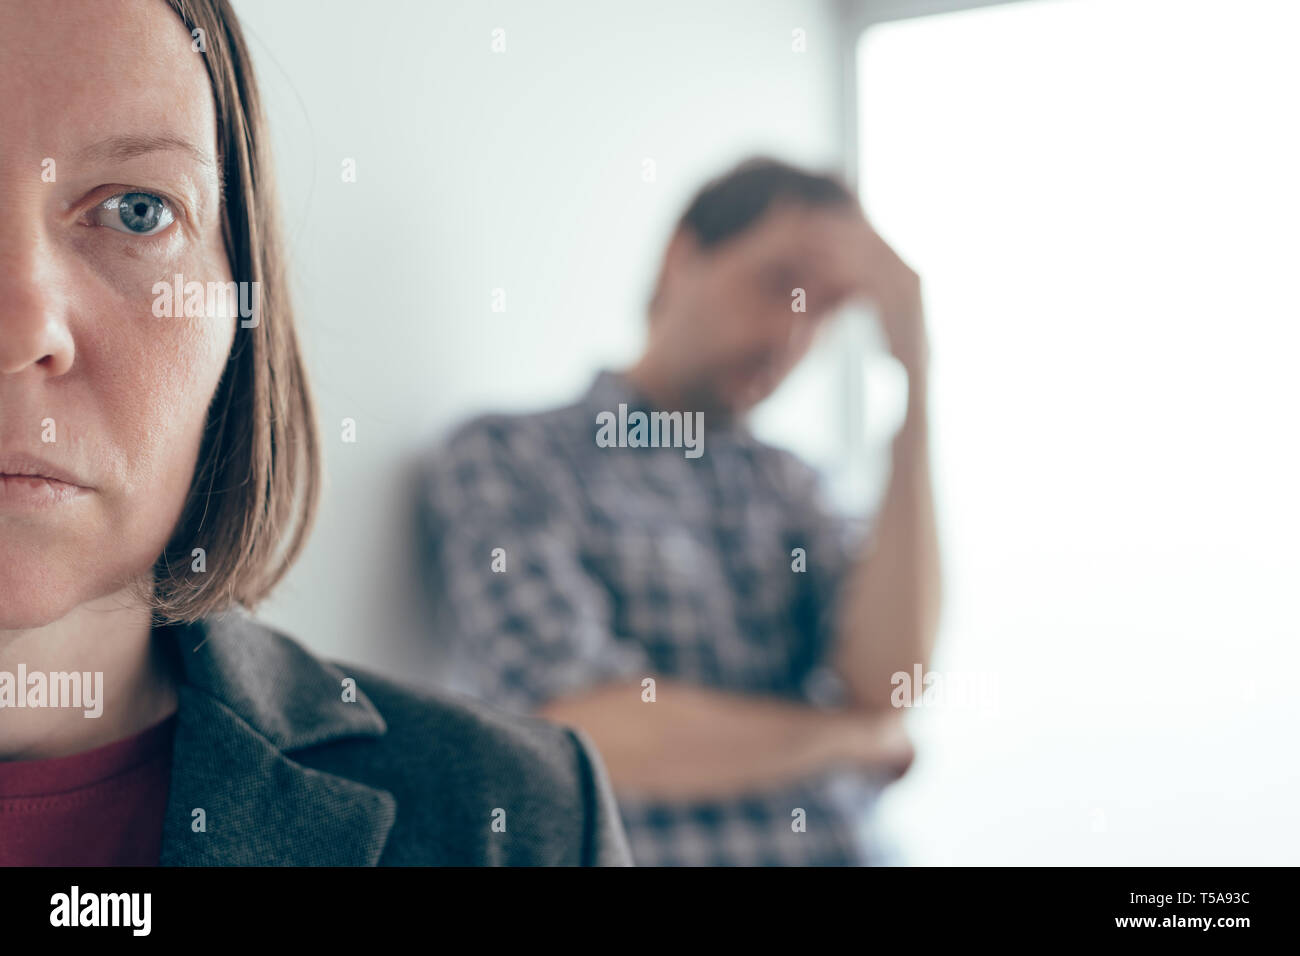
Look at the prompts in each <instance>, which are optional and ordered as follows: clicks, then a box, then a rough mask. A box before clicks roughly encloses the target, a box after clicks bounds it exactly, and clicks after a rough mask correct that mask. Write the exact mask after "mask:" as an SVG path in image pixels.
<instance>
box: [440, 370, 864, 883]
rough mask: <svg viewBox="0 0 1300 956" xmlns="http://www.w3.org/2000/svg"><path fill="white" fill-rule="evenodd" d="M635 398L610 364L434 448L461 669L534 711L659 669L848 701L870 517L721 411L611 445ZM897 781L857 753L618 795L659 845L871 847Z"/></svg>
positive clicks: (466, 680) (644, 846)
mask: <svg viewBox="0 0 1300 956" xmlns="http://www.w3.org/2000/svg"><path fill="white" fill-rule="evenodd" d="M620 403H625V404H626V405H628V407H629V410H635V409H638V408H639V409H647V408H648V405H647V403H646V402H645V401H644V400H643V399H641V398H639V396H638V395H637V394H636V393H635V392H634V391H632V389H631V388H630V387H629V386H628V385H627V383H626V382H625V381H624V380H623V379H622V378H621V377H620V376H618V375H617V374H615V373H612V372H602V373H601V374H600V375H599V376H597V378H596V381H595V383H594V385H593V386H592V388H591V389H590V391H589V392H588V394H587V395H586V396H585V397H584V398H583V399H582V400H581V401H579V402H578V403H577V404H574V405H570V406H567V407H564V408H560V409H555V410H552V411H547V412H541V413H537V414H530V415H514V416H505V415H492V416H485V417H482V418H478V419H476V420H474V421H472V422H470V423H468V424H467V425H465V426H463V427H462V428H460V429H459V430H458V431H457V432H456V433H455V434H454V435H453V436H452V437H451V439H450V440H449V441H448V442H447V443H446V445H445V447H443V448H441V449H439V450H438V451H437V453H436V454H434V455H432V456H431V457H430V458H429V460H428V462H427V466H426V470H425V483H424V503H425V505H426V509H427V516H428V518H429V527H428V532H429V539H430V541H431V542H432V544H433V546H434V549H435V554H434V556H433V557H434V561H433V565H432V566H433V569H434V574H433V580H434V582H435V585H436V587H437V590H438V592H439V594H440V597H441V598H442V600H443V601H445V602H446V604H447V606H448V607H449V610H450V611H451V612H452V617H453V624H454V632H455V635H456V641H457V644H456V651H457V653H456V655H455V659H454V664H455V666H454V672H453V675H452V683H453V684H454V685H455V686H456V687H457V688H458V689H461V690H464V691H467V692H470V693H474V694H477V695H478V696H481V697H483V698H485V699H487V700H489V701H491V702H493V703H496V704H498V705H499V706H503V707H505V708H507V709H511V710H515V711H517V712H520V713H530V712H532V711H534V710H536V709H537V708H538V707H540V706H541V705H542V704H544V703H546V702H547V701H549V700H551V699H552V698H556V697H560V696H563V695H567V694H571V693H575V692H578V691H581V690H583V689H587V688H592V687H595V686H596V685H599V684H602V683H606V682H609V681H614V680H632V681H635V682H639V681H641V680H642V679H643V678H645V677H661V678H666V679H673V680H678V681H686V682H691V683H694V684H697V685H701V686H704V687H709V688H717V689H720V690H726V691H733V692H739V693H746V694H753V695H768V696H778V697H782V698H786V699H792V700H797V701H803V702H806V703H810V704H813V705H817V706H821V705H830V704H834V703H836V702H837V700H839V699H840V698H839V695H840V694H841V693H842V689H841V687H840V685H839V684H838V683H837V681H835V679H834V677H833V675H832V674H831V673H830V671H829V668H828V667H826V663H825V662H826V658H827V654H828V650H829V648H830V644H831V640H832V626H831V622H832V618H833V615H832V610H833V607H834V604H835V598H836V592H837V590H838V588H839V587H840V584H841V581H842V579H843V576H844V574H845V572H846V570H847V569H848V568H849V567H851V566H852V563H853V560H854V557H855V554H856V548H855V547H854V540H853V539H854V538H855V537H857V535H854V534H852V533H850V531H849V529H848V528H847V526H846V524H845V523H844V522H843V521H842V520H838V519H835V518H832V517H831V516H830V514H829V512H828V510H827V509H825V508H824V507H822V506H821V504H820V503H819V500H820V499H819V493H818V481H817V476H816V474H815V473H814V472H813V471H812V469H810V468H809V467H808V466H806V465H804V464H803V463H801V462H800V461H799V460H798V459H797V458H795V457H794V456H793V455H791V454H789V453H788V452H784V451H781V450H779V449H776V448H773V447H771V446H768V445H764V444H762V443H760V442H759V441H758V440H756V439H755V438H754V437H753V436H752V435H751V434H750V433H749V431H748V430H747V429H745V428H744V427H743V426H742V425H731V426H726V427H717V426H713V427H711V425H710V423H709V422H708V421H707V420H706V421H705V423H704V425H705V428H704V444H703V454H702V455H700V456H699V457H687V456H686V455H685V453H684V449H682V448H672V447H659V448H609V447H599V446H598V445H597V443H596V440H595V435H596V431H597V419H596V416H597V414H598V413H600V412H604V411H608V412H614V413H617V411H618V406H619V404H620ZM795 548H802V549H804V552H805V554H806V562H807V570H806V571H805V572H803V573H795V572H794V571H793V569H792V563H793V561H794V558H793V557H792V551H793V549H795ZM496 549H501V551H500V552H496V559H497V567H498V570H497V571H494V570H493V568H492V565H493V563H494V560H493V556H494V552H495V551H496ZM501 560H504V562H505V564H504V567H505V571H504V573H501V572H500V570H499V569H500V567H501V564H500V561H501ZM648 706H651V705H648ZM879 790H880V786H879V783H878V782H877V781H873V780H872V779H871V778H870V777H869V776H867V775H865V774H862V773H859V772H856V771H850V770H847V769H846V770H837V771H833V772H827V773H825V774H823V775H820V776H816V777H812V778H807V779H804V780H801V781H799V782H798V783H796V784H792V785H787V786H773V787H770V788H766V789H764V790H762V791H758V792H754V793H752V794H749V795H747V796H745V797H743V798H740V799H730V800H710V801H698V802H670V801H663V800H655V799H648V798H645V797H643V796H639V795H637V794H634V793H629V792H626V791H624V790H620V791H619V794H618V797H619V804H620V808H621V811H622V814H623V822H624V825H625V827H626V829H627V833H628V838H629V840H630V841H631V845H632V851H633V856H634V858H635V860H636V862H637V863H638V864H641V865H860V864H868V863H880V862H885V859H884V857H883V856H882V855H881V853H882V850H883V848H876V847H873V845H872V843H871V838H870V836H869V831H868V830H867V829H866V825H867V822H868V819H869V816H870V811H871V809H872V806H873V803H874V801H875V798H876V797H877V796H878V794H879ZM798 808H802V809H803V810H804V811H805V814H806V830H805V831H804V832H795V829H794V827H792V821H793V820H794V819H795V817H794V815H793V814H794V811H795V810H796V809H798Z"/></svg>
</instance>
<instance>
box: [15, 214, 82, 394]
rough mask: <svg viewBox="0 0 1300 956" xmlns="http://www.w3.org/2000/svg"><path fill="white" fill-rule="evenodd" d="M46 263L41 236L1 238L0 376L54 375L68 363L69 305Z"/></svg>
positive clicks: (70, 352)
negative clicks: (33, 371) (33, 370)
mask: <svg viewBox="0 0 1300 956" xmlns="http://www.w3.org/2000/svg"><path fill="white" fill-rule="evenodd" d="M49 262H50V258H49V257H48V256H46V255H43V254H42V253H41V250H40V247H39V240H36V241H31V240H30V239H27V240H22V239H20V238H19V237H17V236H12V235H11V236H8V237H3V238H0V374H3V375H13V374H17V373H20V372H24V371H26V370H28V369H36V370H37V371H39V372H42V373H44V374H45V375H49V376H55V375H62V374H64V373H65V372H67V371H68V369H70V368H71V367H72V361H73V357H74V355H75V348H74V345H73V340H72V332H71V330H70V329H69V327H68V323H67V318H66V312H67V303H66V302H65V301H64V298H63V296H62V295H61V294H59V292H58V291H57V286H58V284H57V282H55V281H53V277H52V276H50V275H49V274H48V271H49Z"/></svg>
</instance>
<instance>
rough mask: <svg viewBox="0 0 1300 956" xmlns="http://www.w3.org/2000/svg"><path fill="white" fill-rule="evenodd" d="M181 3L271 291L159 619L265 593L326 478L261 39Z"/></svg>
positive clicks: (177, 552) (247, 337)
mask: <svg viewBox="0 0 1300 956" xmlns="http://www.w3.org/2000/svg"><path fill="white" fill-rule="evenodd" d="M168 3H169V4H170V6H171V8H172V10H173V11H175V13H176V14H177V16H179V17H180V18H181V20H182V21H183V22H184V24H185V26H186V29H188V30H189V31H190V34H191V36H192V37H193V38H194V45H195V49H196V52H195V55H196V56H202V57H203V60H204V63H205V64H206V66H207V70H208V77H209V79H210V80H211V83H212V95H213V98H214V101H215V104H216V114H217V154H218V156H217V162H218V168H219V169H220V171H221V175H222V183H221V186H222V195H223V199H222V228H223V232H224V237H225V245H226V256H227V258H228V259H229V260H230V267H231V270H232V272H233V278H234V280H235V282H237V283H240V282H250V283H252V282H256V283H258V285H257V286H250V288H253V289H258V288H259V287H260V298H259V299H258V300H257V301H258V313H257V315H258V320H257V322H256V324H252V325H251V327H249V328H244V327H243V325H242V323H241V325H240V327H239V328H237V329H236V332H235V341H234V344H233V346H232V347H231V350H230V355H229V356H228V357H227V359H226V367H225V371H224V372H223V373H222V376H221V381H220V383H219V384H218V386H217V390H216V393H215V395H214V396H213V399H212V404H211V405H210V407H209V409H208V417H207V425H206V429H205V431H204V435H203V441H202V445H201V449H200V451H199V458H198V463H197V465H196V466H195V469H194V478H193V481H192V482H191V484H190V492H189V496H188V497H187V499H186V502H185V507H184V510H183V511H182V513H181V518H180V521H179V523H178V524H177V525H176V528H175V530H174V531H173V534H172V539H171V541H170V542H169V543H168V545H167V547H166V549H165V550H164V551H163V553H162V555H161V557H159V559H158V562H157V564H156V565H155V566H154V574H153V592H152V599H151V604H152V607H153V612H154V618H155V620H156V621H159V622H176V621H193V620H196V619H198V618H201V617H203V616H205V615H208V614H212V613H216V612H219V611H221V610H224V609H226V608H228V607H230V606H231V605H232V604H241V605H244V606H246V607H252V606H254V605H255V604H256V603H257V602H258V601H260V600H261V599H262V598H264V597H265V596H266V595H267V594H268V593H269V592H270V590H271V588H272V587H274V586H275V584H276V583H277V582H278V581H279V580H280V578H282V577H283V576H284V574H285V572H286V571H288V569H289V567H290V565H292V563H293V561H294V559H295V558H297V556H298V554H299V552H300V551H301V550H302V547H303V544H304V543H305V541H306V538H307V533H308V531H309V530H310V526H311V522H312V518H313V516H314V515H315V512H316V505H317V501H318V500H319V497H320V481H321V478H320V439H319V436H318V435H317V432H316V423H315V414H314V410H313V403H312V397H311V392H310V389H309V387H308V382H307V376H306V371H305V368H304V364H303V358H302V352H301V349H300V347H299V344H298V336H297V333H296V332H295V330H294V322H293V308H292V304H291V302H290V297H289V290H288V279H287V276H286V274H285V269H284V259H285V256H284V251H283V240H282V238H281V234H280V225H279V220H278V214H277V206H276V197H275V190H274V186H273V179H272V175H271V157H270V154H269V144H270V140H269V137H268V135H267V132H266V119H265V116H264V115H263V112H262V102H261V97H260V96H259V94H258V89H257V82H256V80H255V78H254V75H253V65H252V62H251V60H250V59H249V52H248V45H247V43H246V42H245V40H244V35H243V32H242V31H241V30H240V27H239V21H238V19H237V18H236V17H235V14H234V11H233V10H231V8H230V5H229V3H228V2H227V0H168ZM196 31H202V32H201V33H199V32H196ZM198 548H202V549H203V560H204V563H205V564H206V567H205V568H204V569H203V570H198V567H200V565H199V560H198V556H197V555H196V554H195V549H198Z"/></svg>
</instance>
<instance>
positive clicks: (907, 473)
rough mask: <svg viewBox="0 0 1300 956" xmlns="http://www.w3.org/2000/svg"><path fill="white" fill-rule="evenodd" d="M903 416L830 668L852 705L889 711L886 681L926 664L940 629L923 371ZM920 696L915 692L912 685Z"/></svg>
mask: <svg viewBox="0 0 1300 956" xmlns="http://www.w3.org/2000/svg"><path fill="white" fill-rule="evenodd" d="M908 391H909V394H908V410H907V418H906V420H905V422H904V424H903V427H902V428H901V429H900V431H899V433H898V435H897V436H895V438H894V444H893V449H894V454H893V471H892V474H891V476H890V480H889V486H888V488H887V490H886V492H885V498H884V501H883V503H882V505H881V509H880V512H879V515H878V516H877V519H876V524H875V527H874V529H873V533H872V536H871V541H870V542H869V544H868V548H869V551H868V552H867V553H864V554H863V555H862V556H861V557H860V558H859V559H858V563H857V565H856V566H855V568H854V570H853V571H852V573H851V574H850V576H849V579H848V580H847V581H846V582H845V587H846V589H847V590H846V593H845V596H844V600H843V602H842V604H841V606H840V608H839V616H838V621H837V633H836V636H837V641H836V651H835V657H834V669H835V671H836V672H837V674H838V675H839V676H840V678H841V679H842V680H843V682H844V685H845V688H846V690H847V691H848V694H849V696H850V698H851V699H852V701H853V703H854V704H855V705H856V706H857V707H860V708H863V709H865V710H871V711H876V710H886V709H889V708H890V694H891V692H892V690H893V685H892V684H891V678H892V676H893V675H894V674H895V673H898V672H900V671H902V672H904V673H907V674H911V673H912V671H913V668H914V666H915V665H916V664H920V665H921V666H922V667H928V666H929V663H930V657H931V654H932V653H933V651H934V643H935V636H936V634H937V632H938V627H939V607H940V600H941V593H940V592H941V578H940V567H939V540H938V533H937V530H936V523H935V510H934V492H933V488H932V486H931V479H930V453H929V426H928V419H927V401H926V381H925V375H924V372H923V371H922V372H919V373H918V372H917V371H916V370H912V371H911V373H910V383H909V390H908ZM916 692H917V693H919V692H920V689H919V688H917V689H916Z"/></svg>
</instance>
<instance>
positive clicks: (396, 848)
mask: <svg viewBox="0 0 1300 956" xmlns="http://www.w3.org/2000/svg"><path fill="white" fill-rule="evenodd" d="M156 637H157V639H159V640H162V641H164V642H165V647H166V649H167V650H168V651H169V652H170V653H173V654H174V655H175V657H176V664H177V667H178V669H179V672H180V673H181V674H182V675H183V682H182V686H181V688H180V709H179V713H178V720H177V726H176V738H175V746H174V749H173V756H172V776H171V788H170V793H169V796H168V800H167V811H166V817H165V820H164V831H163V843H162V860H161V862H162V864H163V865H164V866H270V865H275V866H374V865H380V866H410V865H445V866H480V865H515V866H528V865H560V866H582V865H615V866H626V865H631V854H630V852H629V850H628V845H627V839H626V836H625V835H624V833H623V829H622V824H621V823H620V821H619V816H618V811H617V809H616V807H615V804H614V798H613V795H612V791H611V790H610V785H609V781H608V778H607V777H606V774H605V769H604V766H603V764H602V763H601V761H600V758H599V756H598V755H597V753H596V752H595V750H594V748H593V747H592V746H591V742H590V740H589V739H588V738H587V737H586V736H585V735H583V734H582V732H581V731H578V730H576V729H567V728H564V727H560V726H557V725H554V724H550V723H547V722H545V721H542V720H536V719H532V718H527V717H517V716H513V715H510V714H506V713H504V712H502V711H499V710H496V709H495V708H492V707H490V706H488V705H486V704H483V703H480V702H478V701H475V700H473V699H470V698H467V697H461V696H459V695H455V694H451V693H448V692H442V691H437V690H433V689H429V688H423V689H417V688H412V687H406V686H403V685H401V684H399V683H396V682H394V681H391V680H389V679H387V678H384V677H380V676H378V675H377V674H374V673H372V672H371V671H369V670H365V669H362V668H358V667H353V666H350V665H346V664H337V663H328V662H326V661H323V660H321V659H320V658H318V657H316V656H315V655H313V654H312V653H310V652H309V651H307V650H306V649H305V648H303V647H302V646H301V645H299V644H297V643H296V642H294V641H293V640H291V639H289V638H288V637H286V636H284V635H282V634H279V633H277V632H275V631H273V630H271V629H270V628H268V627H266V626H264V625H262V624H259V623H258V622H257V621H255V620H254V619H253V618H251V617H249V616H248V615H247V614H244V613H242V612H237V613H234V614H231V615H225V616H222V617H220V618H212V619H207V620H203V621H200V622H198V623H197V624H191V625H188V626H185V627H174V628H161V629H159V630H158V631H157V632H156ZM349 678H350V679H351V680H352V681H355V701H348V700H345V697H348V696H349V694H348V692H347V691H348V685H347V684H346V683H345V681H346V680H347V679H349ZM198 811H202V813H199V812H198Z"/></svg>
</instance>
